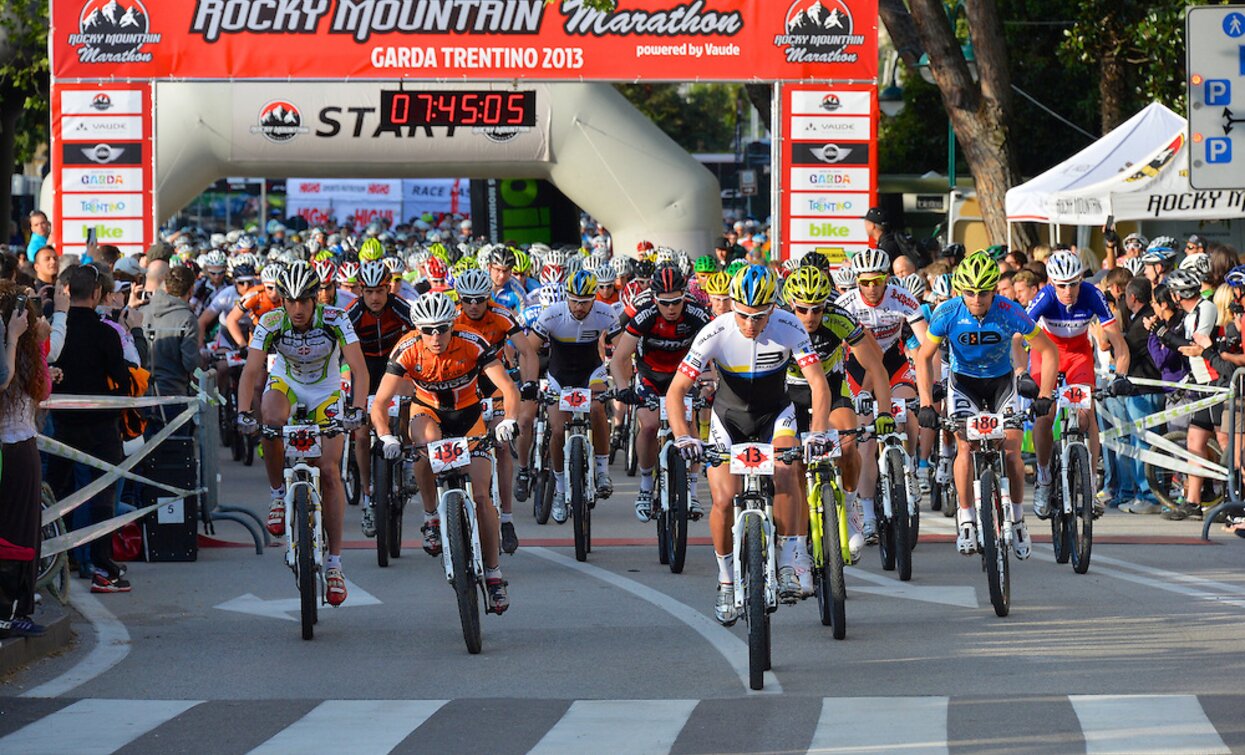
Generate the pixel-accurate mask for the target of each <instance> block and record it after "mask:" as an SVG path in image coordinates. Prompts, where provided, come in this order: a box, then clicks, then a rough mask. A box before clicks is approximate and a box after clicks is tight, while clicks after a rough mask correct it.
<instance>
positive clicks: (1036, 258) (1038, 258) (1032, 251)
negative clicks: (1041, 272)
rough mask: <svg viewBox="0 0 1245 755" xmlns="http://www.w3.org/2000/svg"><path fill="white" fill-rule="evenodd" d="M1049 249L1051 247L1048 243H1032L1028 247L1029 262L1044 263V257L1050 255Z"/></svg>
mask: <svg viewBox="0 0 1245 755" xmlns="http://www.w3.org/2000/svg"><path fill="white" fill-rule="evenodd" d="M1050 251H1051V249H1050V245H1049V244H1034V245H1033V246H1031V247H1029V264H1033V263H1034V262H1039V263H1041V264H1043V265H1045V264H1046V258H1047V257H1049V256H1050Z"/></svg>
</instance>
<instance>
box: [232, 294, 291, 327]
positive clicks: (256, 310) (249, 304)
mask: <svg viewBox="0 0 1245 755" xmlns="http://www.w3.org/2000/svg"><path fill="white" fill-rule="evenodd" d="M280 306H281V300H280V299H277V300H276V301H275V302H274V301H273V300H272V299H271V298H270V297H269V296H268V292H267V291H266V290H264V287H263V285H259V286H254V287H252V288H250V289H248V290H247V291H246V293H244V294H242V297H241V298H240V299H238V304H237V307H238V309H240V310H242V311H243V312H245V313H246V314H248V315H250V317H251V322H259V318H261V317H263V316H264V315H266V314H268V313H269V312H271V311H273V310H274V309H278V308H280Z"/></svg>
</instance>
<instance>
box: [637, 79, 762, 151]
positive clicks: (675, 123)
mask: <svg viewBox="0 0 1245 755" xmlns="http://www.w3.org/2000/svg"><path fill="white" fill-rule="evenodd" d="M616 86H617V87H618V91H620V92H622V94H623V96H624V97H626V98H627V99H628V100H629V101H630V102H631V104H632V105H635V106H636V108H637V109H639V111H640V112H641V113H644V114H645V115H647V116H648V117H649V118H651V119H652V120H653V122H654V123H656V124H657V127H658V128H660V129H661V130H662V131H664V132H665V133H666V135H667V136H669V137H670V138H671V139H673V140H675V141H676V142H678V144H679V146H681V147H683V148H684V149H686V150H687V151H688V152H730V151H732V150H733V149H734V139H735V113H736V107H737V103H739V102H740V101H741V100H742V102H743V107H744V108H751V105H749V104H748V101H747V99H746V98H745V97H744V93H743V86H742V85H739V84H684V85H680V84H617V85H616ZM748 112H749V111H748V110H746V109H745V111H744V113H745V114H747V113H748Z"/></svg>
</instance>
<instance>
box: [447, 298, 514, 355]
mask: <svg viewBox="0 0 1245 755" xmlns="http://www.w3.org/2000/svg"><path fill="white" fill-rule="evenodd" d="M454 327H457V328H462V329H464V330H470V331H471V332H472V333H476V334H478V335H480V336H483V337H484V340H486V341H488V342H489V344H490V345H493V346H497V345H498V344H501V343H504V342H505V340H506V339H507V338H509V337H510V336H511V335H513V334H515V333H518V332H519V331H520V330H521V328H520V327H519V323H518V322H517V321H516V320H515V319H514V316H513V315H511V314H510V311H509V310H507V309H504V308H502V307H499V306H491V307H489V308H488V310H486V311H485V313H484V316H483V317H481V318H480V319H479V320H472V319H471V318H470V317H468V316H467V315H466V313H463V312H459V313H458V319H457V320H455V321H454Z"/></svg>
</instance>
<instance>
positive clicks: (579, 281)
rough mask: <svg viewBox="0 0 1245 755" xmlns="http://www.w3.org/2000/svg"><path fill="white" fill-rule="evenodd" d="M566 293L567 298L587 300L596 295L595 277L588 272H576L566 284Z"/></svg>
mask: <svg viewBox="0 0 1245 755" xmlns="http://www.w3.org/2000/svg"><path fill="white" fill-rule="evenodd" d="M566 293H567V295H568V296H574V297H576V298H580V299H587V298H589V297H592V296H596V295H597V276H595V275H593V274H592V272H591V271H589V270H580V271H578V272H576V273H575V274H574V275H573V276H571V279H570V280H568V281H567V282H566Z"/></svg>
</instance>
